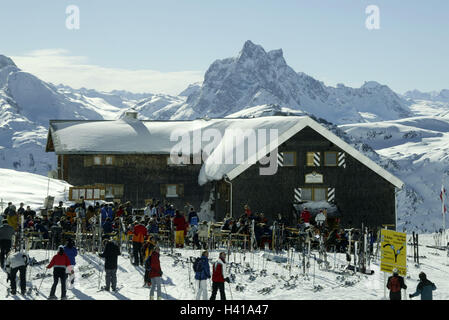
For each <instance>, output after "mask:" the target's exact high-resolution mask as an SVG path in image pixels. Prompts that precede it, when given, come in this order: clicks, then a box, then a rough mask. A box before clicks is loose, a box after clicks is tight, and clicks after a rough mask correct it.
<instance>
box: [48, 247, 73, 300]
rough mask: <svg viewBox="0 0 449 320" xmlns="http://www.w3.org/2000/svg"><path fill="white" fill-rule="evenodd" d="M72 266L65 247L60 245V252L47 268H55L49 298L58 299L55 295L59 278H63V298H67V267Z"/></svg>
mask: <svg viewBox="0 0 449 320" xmlns="http://www.w3.org/2000/svg"><path fill="white" fill-rule="evenodd" d="M68 266H70V259H69V257H68V256H67V255H66V254H65V253H64V247H63V246H59V248H58V253H57V254H56V255H55V256H54V257H53V259H51V261H50V264H49V265H48V266H47V269H50V268H51V267H54V268H53V285H52V287H51V291H50V297H48V299H49V300H56V299H57V297H56V296H55V292H56V286H57V285H58V281H59V279H61V300H66V299H67V296H66V278H67V273H66V271H67V267H68Z"/></svg>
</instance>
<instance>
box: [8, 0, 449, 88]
mask: <svg viewBox="0 0 449 320" xmlns="http://www.w3.org/2000/svg"><path fill="white" fill-rule="evenodd" d="M68 5H77V6H78V7H79V9H80V29H79V30H68V29H67V28H66V26H65V21H66V18H67V15H66V12H65V10H66V7H67V6H68ZM368 5H377V6H378V7H379V9H380V29H379V30H368V29H367V28H366V27H365V20H366V18H367V15H366V13H365V8H366V7H367V6H368ZM0 38H1V45H0V53H1V54H5V55H8V56H11V57H12V58H13V59H14V60H15V61H16V63H17V64H18V65H19V67H21V68H22V69H24V70H25V71H29V72H32V73H34V74H36V75H37V76H39V77H41V78H42V79H43V80H47V81H51V82H53V83H58V82H62V83H65V84H68V85H72V86H74V87H80V86H82V85H84V86H85V87H90V88H96V89H100V90H107V89H112V88H116V89H127V90H131V91H140V92H142V91H147V92H166V93H171V94H175V93H177V92H179V91H180V90H182V88H183V87H186V86H187V84H188V83H191V82H194V81H198V80H202V76H203V75H204V72H205V71H206V70H207V68H208V66H209V65H210V64H211V63H212V62H213V61H214V60H216V59H222V58H227V57H231V56H236V55H237V54H238V52H239V51H240V49H241V48H242V46H243V43H244V42H245V41H246V40H251V41H253V42H254V43H256V44H260V45H262V46H263V47H264V48H265V50H267V51H268V50H272V49H278V48H282V49H283V51H284V56H285V59H286V60H287V63H288V64H289V65H290V66H291V67H292V68H294V69H295V70H296V71H298V72H299V71H302V72H305V73H307V74H309V75H311V76H313V77H315V78H317V79H318V80H321V81H324V82H325V83H326V84H327V85H335V84H337V83H344V84H346V85H349V86H356V87H359V86H360V85H362V84H363V83H364V81H368V80H375V81H378V82H380V83H384V84H387V85H389V86H390V87H391V88H392V89H393V90H396V91H397V92H400V93H403V92H405V91H406V90H410V89H415V88H416V89H420V90H422V91H430V90H440V89H443V88H449V59H448V57H449V1H447V0H429V1H418V0H409V1H399V0H372V1H364V0H339V1H331V0H316V1H299V0H296V1H293V0H282V1H279V0H277V1H271V0H244V1H242V0H240V1H236V0H226V1H214V0H176V1H175V0H163V1H161V0H159V1H153V0H132V1H112V0H110V1H104V0H95V1H92V0H72V1H66V0H44V1H29V0H26V1H25V0H15V1H9V2H7V3H3V4H2V10H1V11H0Z"/></svg>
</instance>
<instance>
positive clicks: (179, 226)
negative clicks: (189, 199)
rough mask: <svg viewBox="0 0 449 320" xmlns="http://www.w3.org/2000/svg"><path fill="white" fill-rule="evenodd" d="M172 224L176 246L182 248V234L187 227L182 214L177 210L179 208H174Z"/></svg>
mask: <svg viewBox="0 0 449 320" xmlns="http://www.w3.org/2000/svg"><path fill="white" fill-rule="evenodd" d="M173 225H174V226H175V227H176V232H175V243H176V248H184V236H185V233H186V229H187V222H186V219H185V218H184V216H183V215H182V214H181V213H180V212H179V210H176V213H175V218H174V219H173Z"/></svg>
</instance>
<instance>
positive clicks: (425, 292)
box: [409, 272, 437, 300]
mask: <svg viewBox="0 0 449 320" xmlns="http://www.w3.org/2000/svg"><path fill="white" fill-rule="evenodd" d="M419 280H420V281H419V283H418V286H417V287H416V292H415V293H413V294H410V295H409V297H410V299H411V298H413V297H416V296H419V295H421V300H432V299H433V294H432V292H433V291H434V290H436V289H437V287H436V286H435V284H434V283H433V282H431V281H429V280H428V279H427V276H426V274H425V273H424V272H421V273H420V274H419Z"/></svg>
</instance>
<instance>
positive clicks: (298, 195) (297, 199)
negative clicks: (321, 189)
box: [294, 188, 302, 202]
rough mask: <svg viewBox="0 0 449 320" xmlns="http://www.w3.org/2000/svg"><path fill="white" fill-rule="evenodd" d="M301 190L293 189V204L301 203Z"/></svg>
mask: <svg viewBox="0 0 449 320" xmlns="http://www.w3.org/2000/svg"><path fill="white" fill-rule="evenodd" d="M301 194H302V188H295V189H294V199H295V202H301V201H302V195H301Z"/></svg>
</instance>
